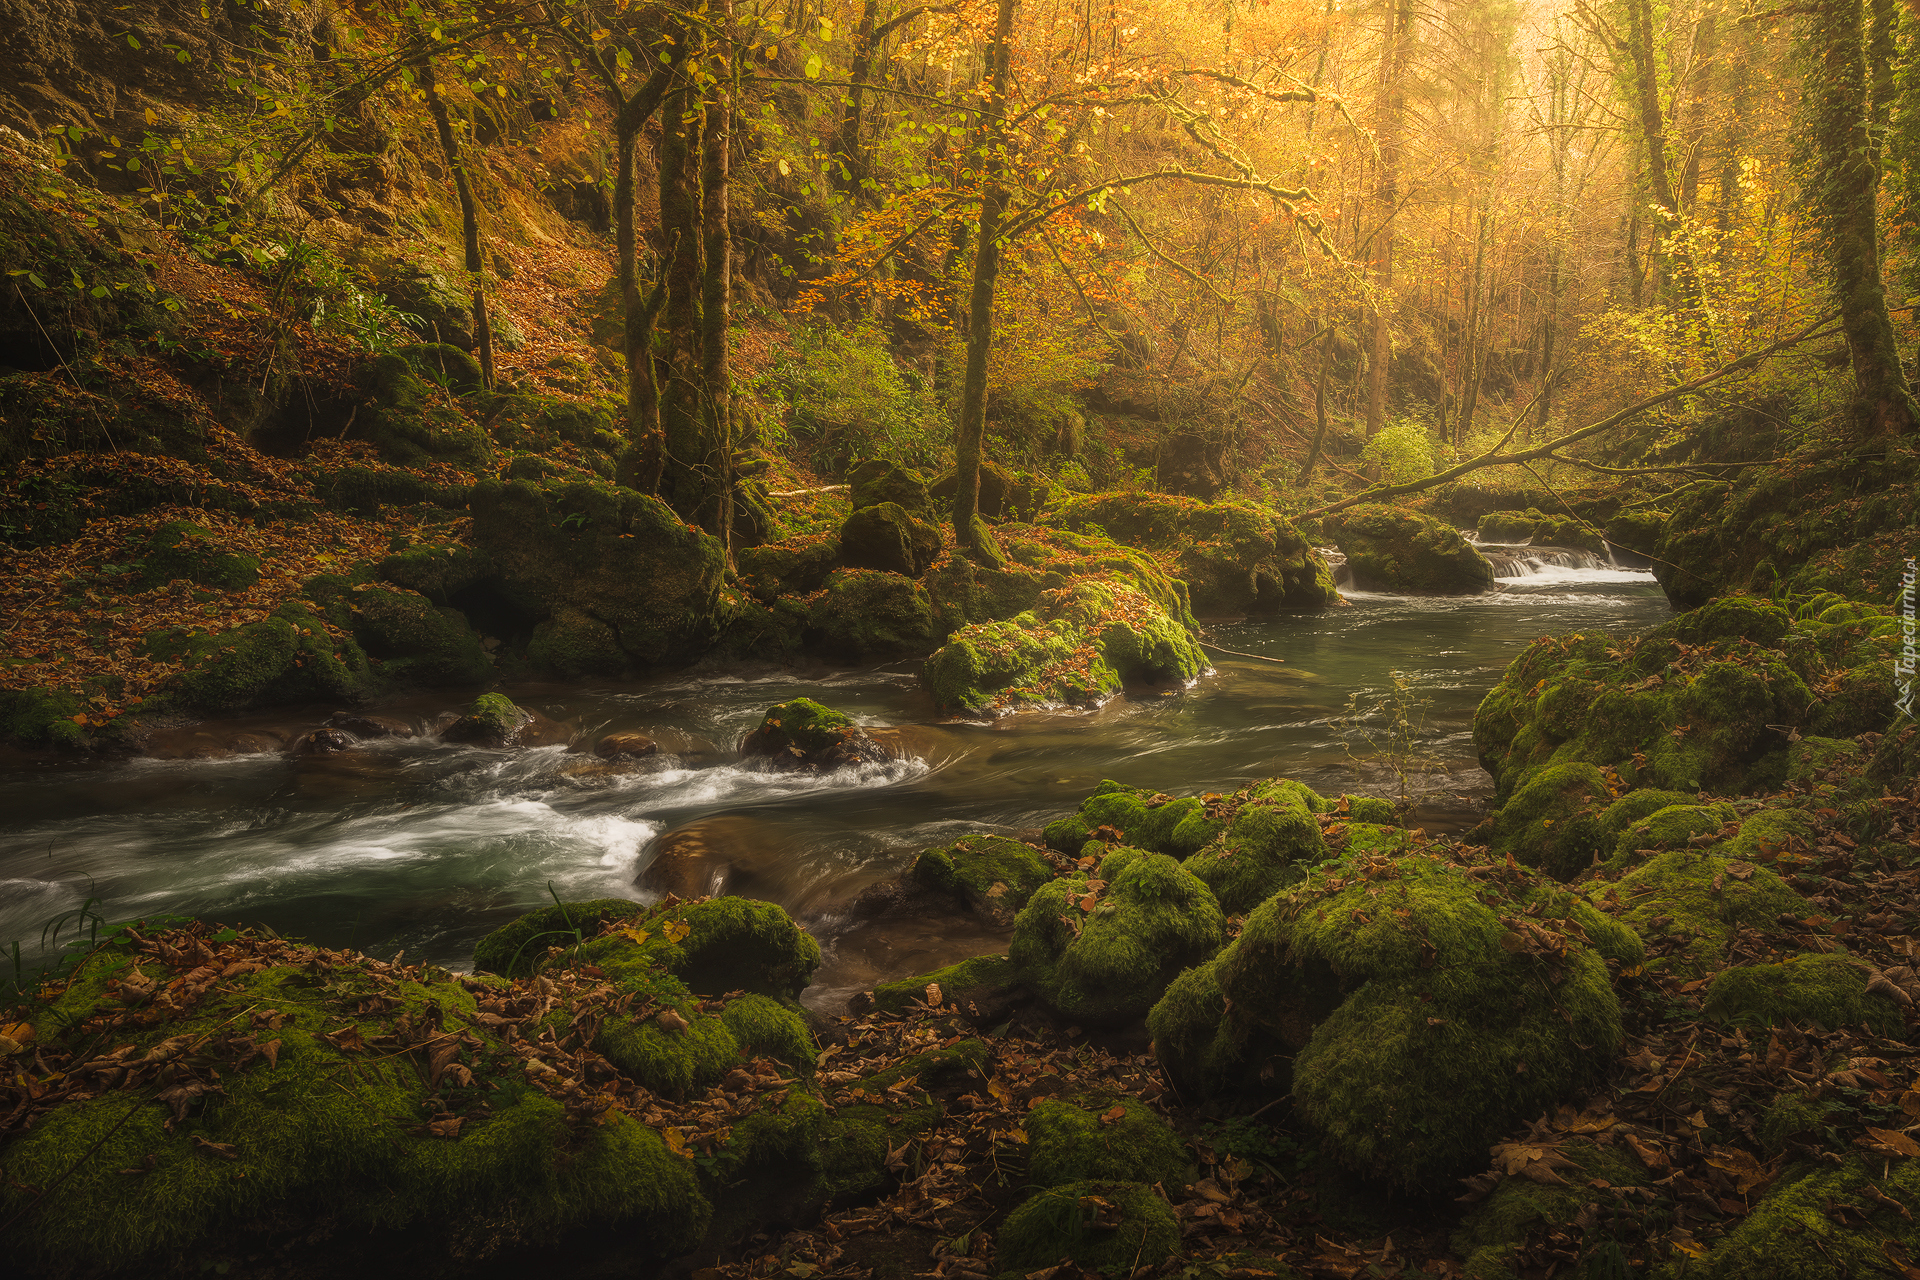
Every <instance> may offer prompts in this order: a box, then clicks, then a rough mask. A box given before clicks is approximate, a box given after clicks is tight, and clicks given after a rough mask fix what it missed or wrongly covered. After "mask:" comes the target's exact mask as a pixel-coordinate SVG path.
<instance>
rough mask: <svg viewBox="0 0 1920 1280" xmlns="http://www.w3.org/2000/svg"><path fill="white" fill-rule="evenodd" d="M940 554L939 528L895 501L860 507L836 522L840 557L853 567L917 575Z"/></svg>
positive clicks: (907, 575)
mask: <svg viewBox="0 0 1920 1280" xmlns="http://www.w3.org/2000/svg"><path fill="white" fill-rule="evenodd" d="M939 554H940V531H939V530H938V529H936V528H934V527H933V526H932V525H930V524H928V523H927V522H926V521H924V520H919V519H915V518H914V516H913V515H912V514H911V513H910V512H909V511H908V510H907V509H906V508H905V507H903V506H901V505H900V504H899V503H897V502H881V503H877V504H875V505H873V506H870V507H860V508H858V509H857V510H855V511H854V513H853V514H852V515H850V516H848V517H847V521H846V523H845V524H843V525H841V526H840V559H841V561H842V563H844V564H846V565H848V566H849V567H851V568H855V569H878V570H880V571H881V572H883V573H898V574H904V575H905V576H906V577H909V578H917V577H919V576H920V575H921V574H923V573H925V572H926V571H927V569H928V568H929V567H930V566H931V565H932V564H933V562H934V559H935V558H936V557H938V556H939Z"/></svg>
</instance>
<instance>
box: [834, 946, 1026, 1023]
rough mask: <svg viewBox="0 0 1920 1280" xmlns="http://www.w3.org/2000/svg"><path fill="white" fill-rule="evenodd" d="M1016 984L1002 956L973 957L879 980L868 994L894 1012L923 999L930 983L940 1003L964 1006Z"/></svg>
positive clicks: (878, 1005) (877, 1005) (1013, 972)
mask: <svg viewBox="0 0 1920 1280" xmlns="http://www.w3.org/2000/svg"><path fill="white" fill-rule="evenodd" d="M1019 983H1020V971H1019V969H1018V968H1017V967H1016V966H1015V965H1014V963H1013V962H1012V961H1011V960H1009V959H1007V958H1006V957H1005V956H974V957H973V958H972V959H970V960H962V961H960V962H959V963H958V964H950V965H947V966H945V967H943V968H939V969H935V970H934V971H933V972H931V973H922V974H918V975H916V976H914V977H911V978H896V979H894V980H893V981H892V982H883V983H881V984H880V985H879V986H877V987H875V988H874V989H873V991H872V993H871V994H872V996H873V1007H874V1008H876V1009H878V1010H880V1011H881V1012H883V1013H898V1012H900V1011H901V1010H902V1009H905V1008H907V1007H908V1006H909V1005H911V1004H913V1003H914V1002H915V1001H922V1002H924V1001H925V1000H926V999H927V987H928V986H929V985H930V984H931V985H933V986H936V987H939V988H940V999H941V1002H942V1003H943V1004H944V1003H946V1002H948V1001H953V1002H955V1003H957V1004H959V1005H960V1006H962V1007H965V1005H966V1004H967V1002H968V1001H969V1000H973V1001H976V1002H977V1001H978V1000H979V999H980V998H981V997H987V998H991V997H992V996H994V995H997V994H999V993H1001V992H1004V991H1006V990H1008V989H1009V988H1011V987H1016V986H1018V985H1019Z"/></svg>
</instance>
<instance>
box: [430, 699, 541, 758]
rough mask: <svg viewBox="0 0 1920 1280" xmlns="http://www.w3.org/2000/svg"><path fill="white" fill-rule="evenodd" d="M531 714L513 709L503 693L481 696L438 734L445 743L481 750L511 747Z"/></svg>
mask: <svg viewBox="0 0 1920 1280" xmlns="http://www.w3.org/2000/svg"><path fill="white" fill-rule="evenodd" d="M532 722H533V714H532V713H531V712H529V711H527V710H526V709H525V708H523V707H518V706H515V705H514V702H513V699H511V698H509V697H508V696H507V695H506V694H504V693H483V694H481V695H480V696H479V697H477V698H475V699H474V700H473V701H472V702H471V703H469V704H468V705H467V709H466V711H465V712H464V713H462V714H461V716H460V718H459V719H457V720H455V721H454V722H453V723H452V724H450V725H448V726H447V727H446V728H444V729H442V730H441V731H440V736H441V737H442V738H444V739H445V740H446V741H448V742H470V743H473V744H474V745H476V746H482V747H511V746H513V745H514V744H515V743H517V742H518V741H519V740H520V732H521V730H523V729H525V728H526V727H527V726H528V725H529V724H531V723H532Z"/></svg>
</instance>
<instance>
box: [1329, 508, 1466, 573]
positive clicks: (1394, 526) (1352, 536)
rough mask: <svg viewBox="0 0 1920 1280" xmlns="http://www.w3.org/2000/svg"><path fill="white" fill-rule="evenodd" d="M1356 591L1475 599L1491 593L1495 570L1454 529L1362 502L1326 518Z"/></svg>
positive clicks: (1423, 518)
mask: <svg viewBox="0 0 1920 1280" xmlns="http://www.w3.org/2000/svg"><path fill="white" fill-rule="evenodd" d="M1323 526H1324V528H1325V529H1326V533H1327V536H1328V537H1330V538H1332V539H1333V541H1334V543H1335V544H1336V545H1338V546H1339V548H1340V550H1341V551H1343V552H1345V553H1346V557H1347V568H1348V571H1349V572H1351V573H1352V574H1353V581H1354V584H1355V585H1356V586H1359V587H1363V588H1365V589H1367V590H1370V591H1393V592H1408V593H1416V594H1434V595H1472V594H1477V593H1479V592H1482V591H1490V590H1492V589H1493V566H1492V565H1491V564H1490V563H1488V561H1487V559H1486V557H1485V556H1482V555H1481V554H1480V553H1479V552H1478V551H1475V550H1474V549H1473V546H1472V545H1471V544H1470V543H1468V542H1467V540H1466V539H1465V538H1463V537H1461V536H1460V534H1459V533H1458V532H1457V531H1456V530H1454V529H1453V528H1452V527H1451V526H1449V525H1446V524H1444V523H1442V522H1441V521H1439V520H1436V519H1434V518H1433V517H1432V516H1428V515H1423V514H1420V513H1418V512H1412V511H1403V510H1401V509H1399V508H1397V507H1388V506H1382V505H1379V504H1376V503H1363V504H1361V505H1360V506H1357V507H1349V508H1348V509H1347V510H1345V511H1342V512H1339V513H1338V514H1335V515H1331V516H1328V517H1327V518H1326V520H1325V521H1324V522H1323Z"/></svg>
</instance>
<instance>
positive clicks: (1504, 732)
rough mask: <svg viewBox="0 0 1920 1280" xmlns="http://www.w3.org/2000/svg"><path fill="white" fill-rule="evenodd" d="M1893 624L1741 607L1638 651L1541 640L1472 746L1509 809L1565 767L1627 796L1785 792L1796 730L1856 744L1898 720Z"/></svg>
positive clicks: (1489, 702) (1647, 641)
mask: <svg viewBox="0 0 1920 1280" xmlns="http://www.w3.org/2000/svg"><path fill="white" fill-rule="evenodd" d="M1801 612H1802V614H1804V610H1803V611H1801ZM1888 621H1889V620H1886V619H1880V621H1878V622H1875V623H1873V624H1872V625H1871V626H1869V625H1866V624H1862V623H1859V622H1857V621H1835V622H1823V621H1821V620H1820V619H1819V618H1818V617H1817V616H1796V613H1795V612H1794V611H1791V610H1789V609H1788V608H1787V607H1785V606H1782V605H1778V604H1774V603H1772V602H1770V601H1764V600H1753V599H1749V598H1745V597H1731V598H1728V599H1725V600H1718V601H1715V602H1713V603H1712V604H1709V605H1707V606H1705V607H1703V608H1701V609H1698V610H1696V611H1695V612H1693V613H1690V614H1683V615H1681V616H1680V617H1677V618H1675V619H1674V620H1673V621H1671V622H1669V623H1667V624H1665V625H1663V626H1661V627H1659V628H1656V629H1655V630H1654V631H1652V632H1649V633H1648V634H1647V635H1644V636H1641V637H1639V638H1638V639H1630V640H1621V639H1617V638H1613V637H1608V636H1605V635H1594V634H1576V635H1571V636H1562V637H1547V638H1543V639H1541V640H1537V641H1535V642H1534V643H1533V645H1532V646H1531V647H1529V648H1528V649H1527V651H1526V652H1524V653H1522V654H1521V655H1520V656H1519V657H1518V658H1516V659H1515V660H1514V661H1513V663H1512V664H1511V665H1510V666H1509V667H1508V668H1507V671H1506V674H1505V676H1504V677H1503V678H1502V680H1501V682H1500V684H1499V685H1498V686H1496V687H1495V688H1494V690H1493V691H1492V692H1491V693H1489V694H1488V695H1487V697H1486V699H1485V700H1484V701H1483V702H1482V703H1481V704H1480V709H1479V711H1478V712H1477V713H1476V715H1475V717H1474V745H1475V746H1476V748H1477V749H1478V750H1479V752H1480V759H1481V763H1482V764H1483V765H1484V766H1485V767H1486V769H1487V771H1488V772H1489V773H1491V774H1493V776H1494V780H1495V783H1496V785H1497V790H1496V798H1497V799H1499V800H1504V799H1505V798H1506V797H1507V796H1509V795H1511V794H1513V792H1514V790H1515V788H1517V787H1518V786H1519V785H1520V784H1521V783H1522V782H1524V781H1525V780H1526V778H1527V777H1528V776H1530V774H1531V772H1532V771H1534V770H1536V769H1538V768H1540V767H1542V766H1544V765H1547V764H1555V763H1560V762H1564V761H1584V762H1586V763H1588V764H1593V765H1601V766H1611V767H1612V768H1613V769H1615V770H1616V771H1617V772H1618V774H1619V776H1620V777H1621V779H1622V781H1623V782H1624V784H1625V785H1626V786H1627V787H1629V788H1646V787H1653V788H1659V789H1662V790H1669V791H1680V792H1687V793H1693V792H1697V791H1700V790H1702V789H1705V790H1708V791H1711V792H1715V793H1718V794H1737V793H1739V792H1741V791H1743V790H1750V789H1766V788H1772V787H1777V786H1779V785H1780V784H1781V783H1783V782H1784V781H1785V780H1786V773H1787V769H1788V768H1789V766H1790V763H1791V762H1790V760H1789V758H1788V754H1787V752H1786V747H1787V746H1788V737H1789V734H1790V733H1791V732H1792V731H1794V730H1796V729H1797V730H1798V731H1800V732H1801V733H1803V734H1809V735H1818V736H1824V737H1830V738H1836V739H1846V738H1852V737H1855V736H1857V735H1858V734H1860V733H1862V732H1866V731H1869V730H1872V731H1875V732H1877V731H1879V730H1882V729H1884V728H1886V726H1887V724H1888V723H1889V722H1890V721H1891V719H1892V717H1893V711H1894V699H1895V697H1896V693H1895V690H1894V686H1893V683H1892V670H1893V668H1892V661H1893V647H1894V644H1895V640H1894V636H1893V634H1892V630H1891V628H1890V626H1882V625H1881V624H1882V623H1886V622H1888ZM1815 689H1819V690H1820V691H1821V693H1820V695H1819V696H1816V695H1815V693H1814V690H1815Z"/></svg>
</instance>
